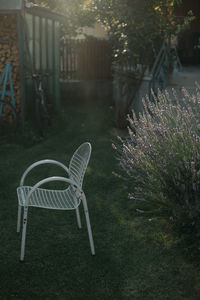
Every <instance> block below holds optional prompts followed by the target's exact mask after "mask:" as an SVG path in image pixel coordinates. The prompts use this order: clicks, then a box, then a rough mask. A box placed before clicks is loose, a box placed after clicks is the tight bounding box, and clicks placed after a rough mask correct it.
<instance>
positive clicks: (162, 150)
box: [115, 89, 200, 251]
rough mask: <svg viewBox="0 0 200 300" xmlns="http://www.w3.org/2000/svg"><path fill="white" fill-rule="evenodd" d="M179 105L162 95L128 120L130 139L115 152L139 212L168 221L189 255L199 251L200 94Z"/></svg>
mask: <svg viewBox="0 0 200 300" xmlns="http://www.w3.org/2000/svg"><path fill="white" fill-rule="evenodd" d="M182 92H183V95H182V97H181V99H178V98H177V96H176V94H175V92H174V96H173V97H170V96H169V94H168V93H167V92H163V93H161V92H159V93H158V96H157V97H155V96H154V101H152V102H151V101H150V100H149V99H148V98H146V100H144V101H143V105H144V111H143V113H142V114H140V117H139V119H137V118H136V116H135V114H134V113H133V116H132V117H131V116H128V120H129V124H130V127H129V137H128V138H127V139H124V140H121V143H120V144H119V145H117V146H116V145H115V148H116V149H117V150H118V151H119V156H118V159H119V162H120V167H121V169H123V170H124V171H125V173H124V174H126V176H125V178H126V179H128V181H129V183H130V184H131V189H132V190H131V193H130V194H129V198H131V199H133V201H134V203H135V205H136V207H137V208H140V209H141V210H143V211H144V213H145V212H148V214H149V213H151V214H155V213H157V214H159V216H164V217H166V218H167V219H168V220H170V221H171V222H172V224H173V226H174V228H175V229H176V231H177V232H178V233H179V236H180V237H181V238H182V239H183V240H184V241H185V242H187V244H188V249H189V248H191V249H192V250H197V251H199V250H200V242H199V237H200V91H199V89H197V93H196V95H189V93H188V92H187V91H186V90H185V89H183V91H182Z"/></svg>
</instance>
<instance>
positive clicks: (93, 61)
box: [61, 39, 112, 80]
mask: <svg viewBox="0 0 200 300" xmlns="http://www.w3.org/2000/svg"><path fill="white" fill-rule="evenodd" d="M111 65H112V51H111V45H110V44H109V42H108V41H106V40H96V39H91V40H70V39H67V40H65V41H64V42H63V44H62V46H61V74H62V78H63V79H68V80H73V79H78V80H96V79H107V78H111V73H112V72H111Z"/></svg>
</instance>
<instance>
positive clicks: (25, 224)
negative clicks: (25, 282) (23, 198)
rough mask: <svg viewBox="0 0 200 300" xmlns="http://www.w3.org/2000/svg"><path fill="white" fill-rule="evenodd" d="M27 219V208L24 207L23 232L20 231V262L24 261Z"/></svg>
mask: <svg viewBox="0 0 200 300" xmlns="http://www.w3.org/2000/svg"><path fill="white" fill-rule="evenodd" d="M27 217H28V207H27V206H25V207H24V219H23V230H22V242H21V254H20V261H24V253H25V242H26V226H27Z"/></svg>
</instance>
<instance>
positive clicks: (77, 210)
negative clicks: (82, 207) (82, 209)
mask: <svg viewBox="0 0 200 300" xmlns="http://www.w3.org/2000/svg"><path fill="white" fill-rule="evenodd" d="M76 219H77V224H78V228H80V229H81V227H82V226H81V218H80V213H79V208H78V207H77V208H76Z"/></svg>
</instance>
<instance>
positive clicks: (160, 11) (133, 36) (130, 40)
mask: <svg viewBox="0 0 200 300" xmlns="http://www.w3.org/2000/svg"><path fill="white" fill-rule="evenodd" d="M180 3H181V0H173V1H172V0H151V1H149V0H94V1H91V7H92V10H93V13H96V16H97V18H98V19H99V20H100V21H101V22H102V23H103V24H104V25H105V26H106V28H107V29H108V33H109V35H110V38H111V40H112V44H113V48H114V51H115V58H116V59H118V60H124V59H133V58H135V57H140V59H141V60H142V61H143V62H144V63H146V64H149V62H150V61H151V60H152V54H153V52H155V51H156V48H157V47H158V46H159V42H160V41H161V40H163V38H164V37H166V35H168V34H169V33H172V32H175V31H176V29H177V26H176V25H177V24H176V21H175V17H174V9H175V7H176V5H178V4H180Z"/></svg>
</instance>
